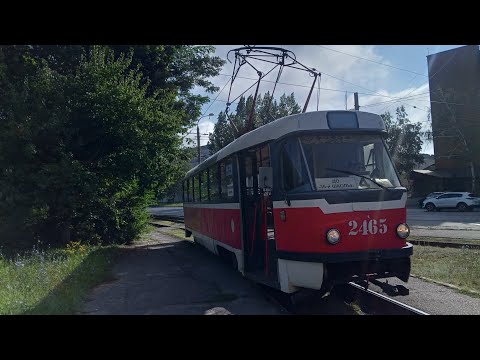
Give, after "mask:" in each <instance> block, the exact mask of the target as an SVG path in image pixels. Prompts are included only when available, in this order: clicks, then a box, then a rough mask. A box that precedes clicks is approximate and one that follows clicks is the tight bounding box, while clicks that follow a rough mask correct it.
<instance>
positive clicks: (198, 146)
mask: <svg viewBox="0 0 480 360" xmlns="http://www.w3.org/2000/svg"><path fill="white" fill-rule="evenodd" d="M197 153H198V157H197V159H198V163H199V164H200V128H199V127H198V123H197Z"/></svg>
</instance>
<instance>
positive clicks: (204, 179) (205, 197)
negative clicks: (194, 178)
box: [200, 170, 208, 201]
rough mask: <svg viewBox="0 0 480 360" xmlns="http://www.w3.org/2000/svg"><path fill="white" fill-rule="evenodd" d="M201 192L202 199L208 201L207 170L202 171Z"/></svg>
mask: <svg viewBox="0 0 480 360" xmlns="http://www.w3.org/2000/svg"><path fill="white" fill-rule="evenodd" d="M200 181H201V184H200V190H201V191H200V193H201V195H202V201H208V177H207V170H204V171H202V172H201V173H200Z"/></svg>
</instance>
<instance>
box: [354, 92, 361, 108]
mask: <svg viewBox="0 0 480 360" xmlns="http://www.w3.org/2000/svg"><path fill="white" fill-rule="evenodd" d="M353 95H354V97H355V110H360V106H359V105H358V93H357V92H356V93H353Z"/></svg>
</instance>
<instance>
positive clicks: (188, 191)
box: [186, 179, 192, 202]
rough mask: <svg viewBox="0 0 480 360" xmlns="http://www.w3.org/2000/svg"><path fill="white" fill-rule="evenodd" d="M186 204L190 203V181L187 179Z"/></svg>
mask: <svg viewBox="0 0 480 360" xmlns="http://www.w3.org/2000/svg"><path fill="white" fill-rule="evenodd" d="M186 199H187V201H188V202H191V201H192V181H191V179H187V197H186Z"/></svg>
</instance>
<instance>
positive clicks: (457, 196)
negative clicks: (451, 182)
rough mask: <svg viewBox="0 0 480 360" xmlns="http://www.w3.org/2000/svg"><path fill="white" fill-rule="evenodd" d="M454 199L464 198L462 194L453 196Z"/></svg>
mask: <svg viewBox="0 0 480 360" xmlns="http://www.w3.org/2000/svg"><path fill="white" fill-rule="evenodd" d="M452 197H454V198H459V197H462V194H453V196H452Z"/></svg>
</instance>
